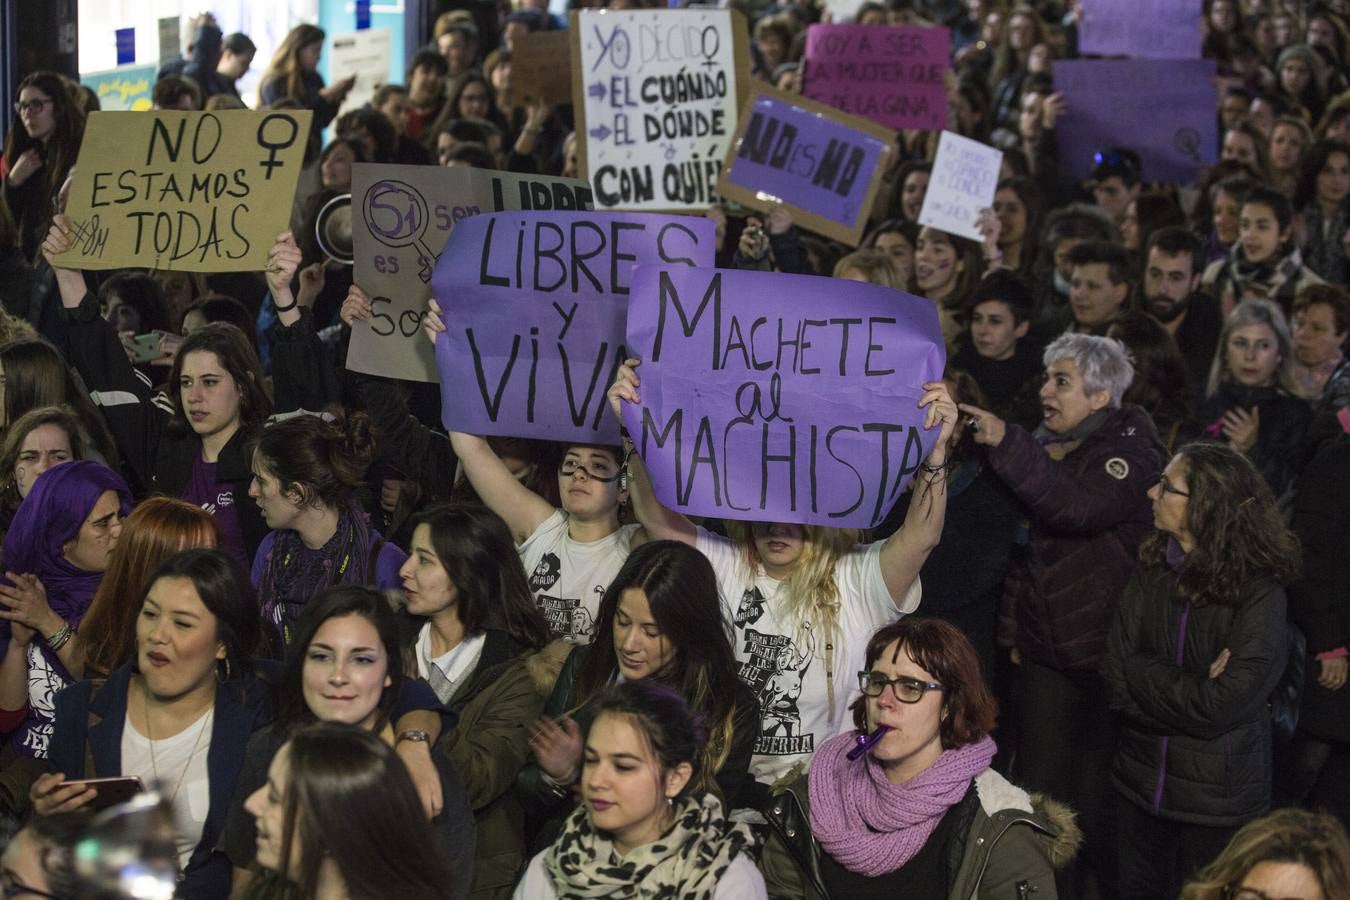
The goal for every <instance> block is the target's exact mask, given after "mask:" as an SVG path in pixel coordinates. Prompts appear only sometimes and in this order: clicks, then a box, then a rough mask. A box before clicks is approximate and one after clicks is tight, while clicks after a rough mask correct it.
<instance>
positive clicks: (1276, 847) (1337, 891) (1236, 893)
mask: <svg viewBox="0 0 1350 900" xmlns="http://www.w3.org/2000/svg"><path fill="white" fill-rule="evenodd" d="M1345 896H1350V838H1347V837H1346V834H1345V828H1344V827H1343V826H1342V825H1341V823H1340V822H1338V821H1337V820H1336V818H1335V817H1334V816H1331V815H1329V814H1328V813H1320V812H1319V813H1314V812H1307V811H1305V810H1302V809H1281V810H1278V811H1276V812H1273V813H1271V814H1270V815H1268V816H1265V817H1263V818H1260V819H1257V820H1256V821H1255V822H1249V823H1248V824H1246V825H1244V826H1243V827H1242V829H1241V830H1239V831H1238V833H1237V834H1235V835H1234V836H1233V839H1232V840H1231V841H1229V842H1228V846H1227V847H1225V848H1224V850H1223V852H1222V853H1220V854H1219V858H1218V859H1216V860H1214V861H1213V862H1212V863H1210V864H1209V865H1207V866H1205V867H1204V868H1203V869H1201V870H1200V872H1199V873H1197V874H1196V876H1195V880H1194V881H1192V882H1190V883H1189V884H1187V885H1186V889H1185V890H1183V891H1182V892H1181V900H1332V898H1334V897H1345Z"/></svg>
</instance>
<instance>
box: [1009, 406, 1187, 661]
mask: <svg viewBox="0 0 1350 900" xmlns="http://www.w3.org/2000/svg"><path fill="white" fill-rule="evenodd" d="M1166 453H1167V451H1166V449H1165V448H1164V447H1163V444H1162V441H1161V440H1159V438H1158V432H1157V429H1155V428H1154V427H1153V420H1152V419H1150V418H1149V415H1148V413H1146V412H1144V410H1142V409H1140V408H1139V407H1137V406H1126V407H1122V408H1121V409H1118V410H1114V411H1113V412H1112V413H1111V415H1110V416H1109V417H1108V418H1107V420H1106V421H1105V422H1104V423H1102V426H1101V427H1100V428H1098V429H1097V430H1096V431H1095V432H1093V433H1092V434H1091V435H1089V436H1088V437H1087V438H1086V439H1085V440H1084V441H1083V442H1082V443H1081V444H1079V445H1078V447H1076V448H1075V449H1074V450H1073V451H1072V452H1070V453H1069V454H1068V455H1067V456H1065V457H1064V458H1063V459H1061V460H1059V461H1056V460H1053V459H1051V458H1050V455H1049V454H1048V453H1047V452H1046V450H1045V448H1044V447H1042V446H1041V445H1040V444H1039V443H1038V442H1037V441H1036V439H1035V438H1034V437H1032V435H1031V434H1030V433H1029V432H1028V431H1026V430H1025V429H1023V428H1021V427H1019V426H1017V425H1009V426H1008V430H1007V433H1006V434H1005V435H1004V438H1003V441H1002V442H1001V443H1000V444H999V445H998V446H997V447H994V448H992V449H991V450H990V452H989V462H990V464H991V465H992V466H993V468H994V471H995V472H997V473H998V474H999V476H1000V477H1001V478H1002V479H1003V480H1004V481H1005V482H1006V483H1007V484H1008V486H1009V487H1010V488H1012V490H1013V493H1015V494H1016V495H1017V497H1018V499H1019V500H1021V501H1022V503H1023V504H1024V505H1025V506H1026V508H1027V510H1028V511H1029V512H1030V514H1031V538H1030V544H1029V546H1028V547H1027V551H1026V553H1025V555H1024V557H1023V558H1022V559H1021V560H1020V561H1018V562H1016V563H1014V565H1013V567H1012V569H1011V570H1010V571H1009V573H1008V577H1007V580H1006V581H1005V582H1004V591H1003V621H1002V622H1001V623H1000V635H999V637H1000V641H1001V642H1002V643H1004V644H1005V645H1011V646H1015V647H1016V648H1017V649H1018V651H1019V652H1020V653H1021V655H1022V657H1023V658H1024V659H1028V660H1031V661H1032V662H1036V663H1040V664H1041V665H1044V666H1049V667H1050V668H1052V669H1059V670H1061V671H1075V672H1096V671H1098V670H1099V669H1100V668H1101V663H1102V658H1103V657H1104V656H1105V653H1106V633H1107V631H1108V630H1109V629H1110V627H1111V620H1112V616H1113V615H1114V613H1115V609H1116V604H1117V602H1118V601H1119V599H1120V595H1121V593H1122V592H1123V591H1124V589H1125V584H1126V582H1128V581H1129V580H1130V576H1131V575H1132V574H1133V573H1134V570H1135V568H1136V567H1137V565H1138V551H1139V544H1140V542H1141V541H1143V539H1144V537H1145V536H1147V535H1148V534H1149V533H1150V532H1151V531H1152V530H1153V507H1152V504H1151V503H1150V501H1149V499H1148V495H1147V492H1148V489H1149V488H1150V487H1152V486H1153V485H1155V484H1157V482H1158V477H1159V476H1160V475H1161V474H1162V469H1163V466H1164V465H1165V463H1166V461H1167V456H1166Z"/></svg>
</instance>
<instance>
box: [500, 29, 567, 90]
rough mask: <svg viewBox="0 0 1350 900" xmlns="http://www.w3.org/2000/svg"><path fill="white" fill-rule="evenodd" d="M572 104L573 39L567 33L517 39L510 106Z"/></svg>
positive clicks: (552, 33)
mask: <svg viewBox="0 0 1350 900" xmlns="http://www.w3.org/2000/svg"><path fill="white" fill-rule="evenodd" d="M541 101H542V102H544V103H547V104H549V105H550V106H562V105H565V104H568V103H571V102H572V36H571V35H570V34H569V33H568V32H566V31H532V32H530V33H528V34H522V35H521V36H520V37H518V38H516V43H515V48H514V49H513V50H512V51H511V105H512V106H527V105H529V104H531V103H538V102H541Z"/></svg>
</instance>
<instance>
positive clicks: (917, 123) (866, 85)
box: [802, 25, 951, 131]
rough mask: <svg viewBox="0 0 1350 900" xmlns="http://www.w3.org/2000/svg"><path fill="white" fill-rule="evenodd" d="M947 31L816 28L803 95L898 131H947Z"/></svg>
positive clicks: (810, 32) (810, 36)
mask: <svg viewBox="0 0 1350 900" xmlns="http://www.w3.org/2000/svg"><path fill="white" fill-rule="evenodd" d="M950 57H951V32H950V31H949V30H948V29H946V28H917V27H913V26H904V27H894V28H892V27H885V28H878V27H875V26H872V25H812V26H811V27H809V28H808V29H807V30H806V63H805V67H804V69H803V79H802V93H803V94H805V95H806V96H807V97H810V98H811V99H812V100H818V101H820V102H821V103H824V104H825V105H826V106H833V107H834V108H835V109H838V110H842V111H843V112H846V113H852V114H853V115H855V116H862V117H863V118H866V119H871V120H872V121H873V122H876V123H878V124H880V125H885V126H886V127H887V128H892V129H895V130H896V131H899V130H900V129H902V128H915V129H919V130H923V131H936V130H938V129H941V128H946V127H947V89H946V87H945V86H944V84H943V73H944V72H946V70H947V69H948V68H950V64H949V59H950Z"/></svg>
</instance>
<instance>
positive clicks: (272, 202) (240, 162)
mask: <svg viewBox="0 0 1350 900" xmlns="http://www.w3.org/2000/svg"><path fill="white" fill-rule="evenodd" d="M313 115H314V114H313V113H311V112H310V111H309V110H307V109H306V110H292V109H288V110H270V111H269V110H259V111H257V112H254V111H252V110H226V111H222V112H214V113H208V112H177V111H169V110H156V111H153V112H137V113H128V112H96V113H92V114H90V116H89V120H88V123H87V124H86V126H85V131H84V143H83V144H82V145H81V150H80V158H79V161H78V163H77V164H76V166H75V176H74V182H73V183H72V185H71V188H70V199H69V200H68V201H67V203H66V218H68V219H69V220H70V226H71V230H72V235H71V238H72V246H71V249H70V251H69V252H67V253H65V254H63V255H62V257H61V264H62V265H64V266H67V267H70V268H75V269H120V268H123V267H125V266H141V267H148V268H153V269H177V270H179V271H186V272H248V271H256V270H258V269H261V268H262V267H263V265H264V264H265V263H266V261H267V250H268V248H269V247H271V246H272V242H273V241H274V240H276V236H277V235H278V234H279V233H281V232H282V231H285V230H286V226H287V223H288V222H289V220H290V216H291V198H292V197H293V196H294V195H295V182H296V179H297V178H299V176H300V166H301V164H302V162H303V158H304V154H305V139H306V137H307V136H308V135H309V124H310V119H311V118H312V117H313Z"/></svg>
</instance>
